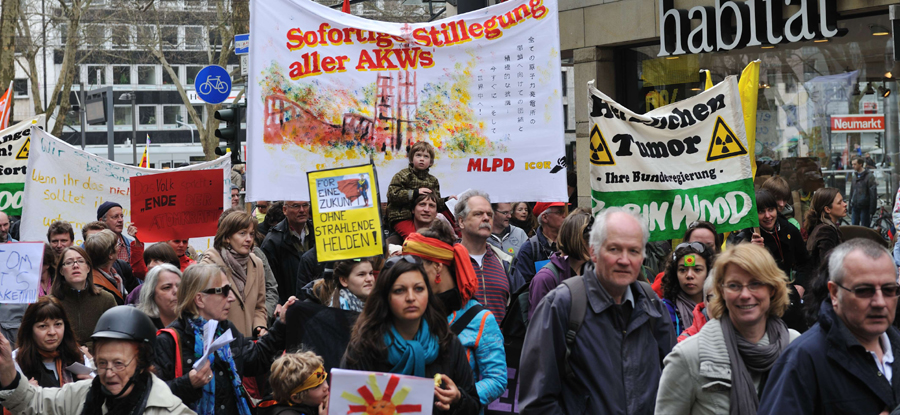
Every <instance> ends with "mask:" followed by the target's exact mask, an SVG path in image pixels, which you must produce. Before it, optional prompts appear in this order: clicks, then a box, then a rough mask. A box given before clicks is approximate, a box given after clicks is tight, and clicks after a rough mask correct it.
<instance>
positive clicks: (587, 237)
mask: <svg viewBox="0 0 900 415" xmlns="http://www.w3.org/2000/svg"><path fill="white" fill-rule="evenodd" d="M589 216H590V219H588V223H587V226H585V227H584V232H583V233H582V235H581V237H582V238H584V240H586V241H587V240H590V238H591V231H592V230H593V229H594V220H595V219H594V215H593V214H590V215H589Z"/></svg>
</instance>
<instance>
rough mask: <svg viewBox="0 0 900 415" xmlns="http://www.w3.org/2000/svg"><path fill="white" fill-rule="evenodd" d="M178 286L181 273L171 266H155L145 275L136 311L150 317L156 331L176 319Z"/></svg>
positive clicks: (164, 264)
mask: <svg viewBox="0 0 900 415" xmlns="http://www.w3.org/2000/svg"><path fill="white" fill-rule="evenodd" d="M180 284H181V271H180V270H179V269H178V268H176V267H175V266H174V265H172V264H168V263H163V264H157V265H156V266H154V267H153V268H152V269H151V270H150V272H149V273H147V278H146V279H145V280H144V285H143V286H142V288H141V299H140V301H139V302H138V304H137V309H138V310H141V311H143V312H144V314H146V315H147V317H150V320H151V321H153V324H154V325H155V326H156V328H157V329H162V328H165V327H167V326H168V325H169V324H171V323H172V322H173V321H175V320H176V319H177V318H178V314H177V313H176V312H175V307H176V306H177V305H178V286H179V285H180Z"/></svg>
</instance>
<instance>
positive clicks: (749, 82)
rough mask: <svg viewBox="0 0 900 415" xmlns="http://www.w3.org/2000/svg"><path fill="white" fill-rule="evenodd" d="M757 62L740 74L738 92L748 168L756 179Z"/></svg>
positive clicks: (751, 63)
mask: <svg viewBox="0 0 900 415" xmlns="http://www.w3.org/2000/svg"><path fill="white" fill-rule="evenodd" d="M759 62H760V61H759V60H758V59H757V60H755V61H753V62H750V64H748V65H747V67H746V68H744V71H743V72H741V79H740V80H739V81H738V90H739V91H740V94H741V107H743V109H744V128H746V130H747V144H748V146H749V147H750V148H748V149H747V150H748V151H749V152H750V167H751V169H752V170H751V171H752V172H753V177H756V99H757V97H758V96H759Z"/></svg>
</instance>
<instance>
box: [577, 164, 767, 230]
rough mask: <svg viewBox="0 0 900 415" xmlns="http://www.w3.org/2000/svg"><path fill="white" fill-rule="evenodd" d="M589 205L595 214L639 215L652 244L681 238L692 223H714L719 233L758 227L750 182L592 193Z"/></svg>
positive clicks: (751, 180) (594, 191) (740, 181)
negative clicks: (621, 211)
mask: <svg viewBox="0 0 900 415" xmlns="http://www.w3.org/2000/svg"><path fill="white" fill-rule="evenodd" d="M591 206H592V208H593V210H594V211H595V212H596V211H598V210H600V209H603V208H608V207H612V206H621V207H624V208H626V209H630V210H632V211H636V212H638V213H640V215H641V216H643V217H644V218H645V219H647V221H648V222H647V223H648V226H649V227H650V240H653V241H659V240H665V239H674V238H681V237H684V231H685V229H687V227H688V225H690V223H691V222H693V221H695V220H706V221H710V222H712V223H714V224H715V225H716V230H717V231H718V232H720V233H721V232H729V231H735V230H739V229H745V228H750V227H755V226H759V216H758V215H756V197H755V195H754V190H753V179H743V180H738V181H733V182H728V183H721V184H717V185H712V186H707V187H699V188H693V189H678V190H641V191H637V192H635V191H631V192H598V191H596V190H592V191H591Z"/></svg>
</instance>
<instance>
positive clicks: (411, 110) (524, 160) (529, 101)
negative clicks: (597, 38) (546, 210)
mask: <svg viewBox="0 0 900 415" xmlns="http://www.w3.org/2000/svg"><path fill="white" fill-rule="evenodd" d="M251 7H252V12H251V21H250V32H251V33H250V49H251V50H252V53H251V54H250V79H249V81H248V83H249V94H248V95H249V97H248V116H247V126H248V134H247V137H248V147H249V150H250V151H249V152H248V154H249V158H248V173H247V180H248V182H249V185H248V186H247V190H248V198H249V199H250V200H309V192H308V190H309V189H307V187H306V186H293V185H288V184H290V183H302V182H303V181H304V180H306V173H307V172H309V171H315V170H322V169H328V168H336V167H346V166H353V165H358V164H361V163H366V162H368V161H369V159H370V157H371V158H372V159H373V161H374V163H375V165H376V166H377V167H378V169H379V171H380V172H382V174H381V175H379V176H380V178H379V180H380V183H379V185H381V186H382V188H386V187H387V185H388V184H389V182H390V180H391V177H392V176H393V175H394V174H395V173H396V172H398V171H400V170H402V169H405V168H407V167H408V166H409V161H408V155H407V150H408V148H409V146H411V145H413V144H414V143H417V142H420V141H425V142H427V143H430V144H431V145H432V146H433V147H434V148H435V153H436V154H435V157H434V160H433V161H434V165H433V166H432V167H431V169H430V173H431V174H432V175H434V176H436V177H437V178H438V180H439V181H440V185H441V193H442V195H444V196H447V195H453V194H457V193H459V192H461V191H463V190H465V189H467V188H470V187H477V188H479V189H480V190H484V191H487V192H488V193H489V194H490V195H491V200H492V201H494V202H512V201H518V200H528V201H564V200H566V199H567V193H566V180H565V179H566V178H565V174H566V165H565V164H566V161H565V150H564V142H563V134H564V128H565V126H564V120H563V105H562V96H563V90H562V79H561V69H560V50H559V21H558V17H557V2H556V0H512V1H507V2H504V3H501V4H498V5H495V6H492V7H488V8H485V9H481V10H478V11H475V12H471V13H466V14H462V15H458V16H453V17H451V18H447V19H444V20H440V21H436V22H431V23H389V22H379V21H373V20H367V19H363V18H360V17H356V16H352V15H348V14H346V13H342V12H340V11H339V10H334V9H331V8H329V7H326V6H322V5H319V4H316V3H314V2H312V1H309V0H267V1H257V2H252V3H251ZM473 183H477V186H475V185H473Z"/></svg>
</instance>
